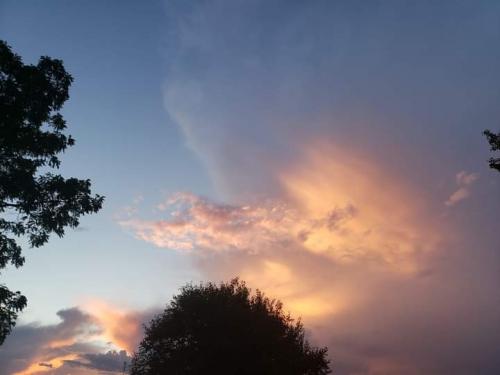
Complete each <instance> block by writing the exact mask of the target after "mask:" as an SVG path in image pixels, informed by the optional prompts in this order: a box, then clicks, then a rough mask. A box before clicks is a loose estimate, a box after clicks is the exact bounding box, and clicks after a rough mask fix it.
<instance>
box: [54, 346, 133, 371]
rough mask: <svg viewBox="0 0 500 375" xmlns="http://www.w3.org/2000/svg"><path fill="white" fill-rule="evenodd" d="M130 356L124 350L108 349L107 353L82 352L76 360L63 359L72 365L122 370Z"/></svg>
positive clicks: (103, 369)
mask: <svg viewBox="0 0 500 375" xmlns="http://www.w3.org/2000/svg"><path fill="white" fill-rule="evenodd" d="M131 359H132V357H130V356H129V355H128V354H127V352H126V351H125V350H121V351H119V352H117V351H114V350H112V351H108V352H107V353H104V354H102V353H97V354H82V355H80V359H78V360H65V361H64V363H65V364H67V365H69V366H72V367H85V368H88V369H93V370H102V371H115V372H120V371H123V369H124V367H125V368H126V366H128V364H129V363H130V361H131Z"/></svg>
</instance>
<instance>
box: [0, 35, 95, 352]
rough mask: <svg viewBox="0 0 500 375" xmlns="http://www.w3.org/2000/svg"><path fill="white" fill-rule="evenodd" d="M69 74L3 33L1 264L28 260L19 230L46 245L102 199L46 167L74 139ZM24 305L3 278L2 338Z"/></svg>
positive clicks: (0, 60) (0, 73)
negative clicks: (67, 116) (28, 59)
mask: <svg viewBox="0 0 500 375" xmlns="http://www.w3.org/2000/svg"><path fill="white" fill-rule="evenodd" d="M72 80H73V79H72V77H71V76H70V75H69V74H68V73H67V72H66V70H65V69H64V66H63V63H62V61H60V60H56V59H51V58H50V57H41V58H40V60H39V61H38V64H37V65H25V64H23V62H22V60H21V58H20V57H19V56H18V55H16V54H14V53H13V52H12V51H11V49H10V47H9V46H8V45H7V44H6V43H5V42H3V41H0V269H2V268H5V267H6V266H7V265H8V264H9V263H10V264H12V265H14V266H15V267H20V266H22V265H23V263H24V257H23V256H22V254H21V246H20V245H19V244H18V242H17V241H16V238H19V237H25V238H26V239H27V240H28V241H29V243H30V245H31V246H32V247H39V246H42V245H43V244H45V243H46V242H47V241H48V239H49V236H50V234H51V233H55V234H56V235H58V236H59V237H61V236H63V235H64V229H65V227H68V226H69V227H73V228H74V227H76V226H78V223H79V221H78V219H79V217H80V216H82V215H85V214H88V213H93V212H97V211H98V210H99V209H100V208H101V206H102V202H103V197H101V196H99V195H96V196H92V195H91V191H90V181H89V180H79V179H76V178H68V179H65V178H63V177H62V176H60V175H57V174H53V173H50V172H49V170H50V169H57V168H58V167H59V165H60V160H59V158H58V156H57V155H58V154H60V153H61V152H64V151H65V150H66V148H67V147H70V146H72V145H73V144H74V140H73V138H71V136H67V135H65V134H64V130H65V128H66V122H65V121H64V119H63V117H62V115H61V114H60V113H59V112H58V111H59V110H60V109H61V107H62V105H63V104H64V102H65V101H66V100H67V99H68V97H69V95H68V89H69V87H70V85H71V82H72ZM40 170H43V171H44V172H45V173H41V171H40ZM25 306H26V298H25V297H24V296H22V295H20V294H19V292H15V293H14V292H11V291H9V290H8V289H7V288H6V287H5V286H0V344H1V343H2V342H3V340H4V339H5V337H6V335H7V334H8V333H9V332H10V330H11V328H12V327H13V326H14V324H15V320H16V317H17V313H18V312H19V311H20V310H22V309H23V308H24V307H25Z"/></svg>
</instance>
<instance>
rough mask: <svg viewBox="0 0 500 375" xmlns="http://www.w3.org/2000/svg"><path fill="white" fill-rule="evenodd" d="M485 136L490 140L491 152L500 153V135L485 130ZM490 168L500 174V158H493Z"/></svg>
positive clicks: (490, 161)
mask: <svg viewBox="0 0 500 375" xmlns="http://www.w3.org/2000/svg"><path fill="white" fill-rule="evenodd" d="M484 135H485V136H486V138H487V139H488V142H489V144H490V149H491V151H500V133H497V134H495V133H493V132H491V131H490V130H485V131H484ZM489 163H490V168H493V169H496V170H497V171H499V172H500V158H493V157H491V158H490V160H489Z"/></svg>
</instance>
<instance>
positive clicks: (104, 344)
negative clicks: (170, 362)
mask: <svg viewBox="0 0 500 375" xmlns="http://www.w3.org/2000/svg"><path fill="white" fill-rule="evenodd" d="M87 311H91V312H87ZM153 313H154V312H153V310H151V311H143V312H134V311H128V312H125V311H121V310H118V309H116V308H112V307H110V306H107V305H104V304H103V303H100V302H99V303H98V302H93V303H92V304H91V305H89V306H87V307H86V308H85V309H82V308H78V307H73V308H70V309H65V310H61V311H59V312H58V313H57V315H58V317H59V318H60V319H61V321H60V322H59V323H57V324H52V325H37V324H31V325H21V326H18V327H16V329H15V330H14V331H13V332H12V334H11V335H10V336H9V338H8V340H7V341H6V343H5V344H4V345H3V346H2V347H1V348H0V363H1V364H2V366H1V367H0V374H1V375H31V374H37V375H38V374H40V375H41V374H46V375H62V374H69V373H70V374H73V375H74V374H76V375H93V374H95V375H97V374H118V373H122V371H123V367H124V363H127V364H129V363H130V360H131V357H130V355H131V353H132V352H133V350H134V349H135V348H136V347H137V345H138V343H139V341H140V339H141V336H142V324H143V323H145V322H147V321H149V320H150V319H151V317H152V316H153Z"/></svg>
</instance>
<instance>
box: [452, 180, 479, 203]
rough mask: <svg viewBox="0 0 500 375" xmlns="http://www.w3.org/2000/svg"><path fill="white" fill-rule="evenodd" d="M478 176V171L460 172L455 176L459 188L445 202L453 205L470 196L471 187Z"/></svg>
mask: <svg viewBox="0 0 500 375" xmlns="http://www.w3.org/2000/svg"><path fill="white" fill-rule="evenodd" d="M478 177H479V176H478V175H477V173H467V172H466V171H461V172H458V173H457V175H456V176H455V178H456V183H457V185H458V189H457V190H456V191H455V192H453V193H452V194H451V195H450V196H449V197H448V199H447V200H446V202H445V204H446V205H447V206H449V207H451V206H454V205H456V204H457V203H458V202H460V201H463V200H464V199H466V198H467V197H469V195H470V188H471V186H472V184H473V183H474V182H475V181H476V180H477V179H478Z"/></svg>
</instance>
